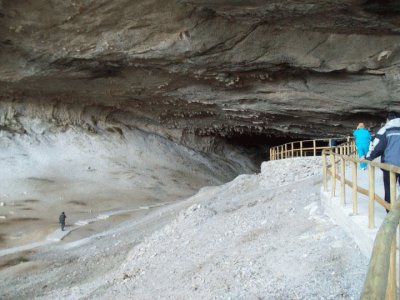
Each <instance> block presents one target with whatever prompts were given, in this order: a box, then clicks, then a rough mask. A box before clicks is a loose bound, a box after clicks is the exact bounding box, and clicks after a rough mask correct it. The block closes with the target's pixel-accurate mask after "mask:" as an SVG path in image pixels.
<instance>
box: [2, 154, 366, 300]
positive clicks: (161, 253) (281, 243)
mask: <svg viewBox="0 0 400 300" xmlns="http://www.w3.org/2000/svg"><path fill="white" fill-rule="evenodd" d="M320 172H321V165H320V158H295V159H287V160H282V161H272V162H264V163H263V164H262V168H261V173H260V174H254V175H241V176H238V177H237V178H236V179H235V180H233V181H231V182H229V183H227V184H224V185H221V186H217V187H206V188H203V189H201V190H200V191H199V192H198V193H197V194H196V195H195V196H193V197H191V198H189V199H188V200H186V201H182V202H180V203H176V204H174V205H171V206H168V207H163V208H159V209H158V210H156V211H153V212H151V213H149V214H148V215H147V216H145V217H143V218H142V219H140V220H136V221H127V222H124V223H122V224H120V225H119V226H117V227H116V228H114V229H113V230H110V231H107V232H103V233H101V234H98V235H95V236H92V237H90V238H86V239H84V240H79V241H75V242H71V243H61V244H59V245H55V246H51V247H48V248H46V249H39V250H38V251H37V253H33V254H32V253H31V254H29V261H27V262H22V263H20V264H18V265H16V266H13V267H9V268H3V269H2V270H1V272H0V279H1V280H0V291H1V292H0V298H1V299H17V298H18V299H28V298H32V297H34V298H39V299H57V298H62V299H92V298H100V299H111V298H114V299H127V298H128V299H355V298H358V297H359V294H360V292H361V288H362V285H363V281H364V278H365V274H366V271H367V265H368V260H367V258H366V257H364V256H363V255H362V254H361V252H360V250H359V249H358V247H357V245H356V244H355V243H354V242H353V241H352V239H350V238H349V237H348V236H347V235H346V234H345V233H344V231H343V230H342V229H341V228H340V227H339V226H337V225H335V224H333V223H332V222H331V220H330V219H329V218H328V217H327V216H325V215H323V214H322V211H321V208H320V204H319V199H320V196H319V190H320V186H321V174H320ZM19 259H21V258H19Z"/></svg>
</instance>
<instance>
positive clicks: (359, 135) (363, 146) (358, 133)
mask: <svg viewBox="0 0 400 300" xmlns="http://www.w3.org/2000/svg"><path fill="white" fill-rule="evenodd" d="M353 136H354V138H355V140H356V148H357V153H358V157H359V158H361V157H365V156H366V155H367V153H368V150H369V145H370V143H371V134H370V133H369V131H368V130H367V129H366V128H365V125H364V123H359V124H358V126H357V129H356V130H354V131H353ZM360 168H361V170H365V169H367V163H366V162H362V163H360Z"/></svg>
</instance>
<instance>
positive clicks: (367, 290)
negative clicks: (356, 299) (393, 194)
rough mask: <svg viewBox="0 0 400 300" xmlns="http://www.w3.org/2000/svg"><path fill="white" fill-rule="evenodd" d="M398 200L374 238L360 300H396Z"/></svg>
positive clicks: (399, 209) (399, 213) (399, 218)
mask: <svg viewBox="0 0 400 300" xmlns="http://www.w3.org/2000/svg"><path fill="white" fill-rule="evenodd" d="M399 199H400V198H398V199H397V201H396V202H395V203H394V206H393V209H392V210H391V211H390V213H389V214H388V215H387V216H386V218H385V219H384V221H383V223H382V225H381V227H380V229H379V231H378V234H377V235H376V238H375V243H374V248H373V250H372V256H371V260H370V263H369V268H368V273H367V278H366V280H365V283H364V288H363V290H362V293H361V299H362V300H370V299H371V300H372V299H396V298H397V295H396V293H397V291H396V273H395V270H396V269H395V264H396V230H397V226H398V225H399V221H400V201H399Z"/></svg>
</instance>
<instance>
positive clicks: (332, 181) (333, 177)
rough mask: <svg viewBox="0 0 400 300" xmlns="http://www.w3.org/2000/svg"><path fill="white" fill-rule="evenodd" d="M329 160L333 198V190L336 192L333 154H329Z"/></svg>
mask: <svg viewBox="0 0 400 300" xmlns="http://www.w3.org/2000/svg"><path fill="white" fill-rule="evenodd" d="M330 158H331V168H332V172H331V196H332V197H335V190H336V163H335V155H334V154H333V152H331V154H330Z"/></svg>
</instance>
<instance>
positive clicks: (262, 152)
mask: <svg viewBox="0 0 400 300" xmlns="http://www.w3.org/2000/svg"><path fill="white" fill-rule="evenodd" d="M303 139H304V138H299V137H291V136H273V135H271V134H262V133H247V134H246V133H244V134H240V135H236V136H231V137H228V138H227V139H226V141H227V143H228V144H230V145H233V146H237V147H239V148H241V149H243V151H244V153H245V154H246V155H247V156H248V157H250V159H252V160H253V161H254V163H255V164H256V165H257V166H260V165H261V163H262V162H263V161H267V160H269V149H270V148H271V147H274V146H278V145H282V144H286V143H291V142H296V141H300V140H303Z"/></svg>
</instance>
